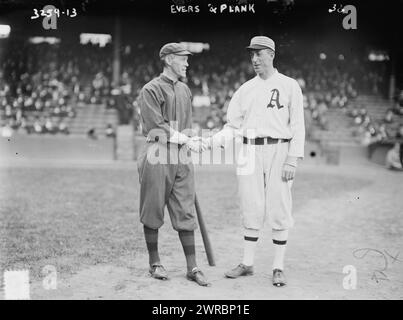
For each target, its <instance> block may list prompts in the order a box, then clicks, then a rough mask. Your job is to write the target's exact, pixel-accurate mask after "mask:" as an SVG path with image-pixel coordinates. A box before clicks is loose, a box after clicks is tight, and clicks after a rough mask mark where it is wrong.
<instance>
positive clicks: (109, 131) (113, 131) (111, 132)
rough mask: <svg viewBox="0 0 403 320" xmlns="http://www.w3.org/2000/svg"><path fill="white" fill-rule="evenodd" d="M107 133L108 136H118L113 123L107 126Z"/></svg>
mask: <svg viewBox="0 0 403 320" xmlns="http://www.w3.org/2000/svg"><path fill="white" fill-rule="evenodd" d="M105 135H106V136H107V137H110V138H115V137H116V133H115V130H114V129H113V127H112V124H110V123H108V125H107V126H106V129H105Z"/></svg>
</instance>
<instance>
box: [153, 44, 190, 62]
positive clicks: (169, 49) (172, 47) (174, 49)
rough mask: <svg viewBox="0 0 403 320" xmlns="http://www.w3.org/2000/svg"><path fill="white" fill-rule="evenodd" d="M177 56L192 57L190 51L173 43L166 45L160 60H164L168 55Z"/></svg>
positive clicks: (161, 51)
mask: <svg viewBox="0 0 403 320" xmlns="http://www.w3.org/2000/svg"><path fill="white" fill-rule="evenodd" d="M171 53H172V54H176V55H178V56H188V55H192V53H191V52H190V51H188V50H187V49H186V47H185V46H184V45H183V44H180V43H176V42H171V43H167V44H166V45H164V46H163V47H162V48H161V50H160V58H161V59H162V58H163V57H165V56H166V55H167V54H171Z"/></svg>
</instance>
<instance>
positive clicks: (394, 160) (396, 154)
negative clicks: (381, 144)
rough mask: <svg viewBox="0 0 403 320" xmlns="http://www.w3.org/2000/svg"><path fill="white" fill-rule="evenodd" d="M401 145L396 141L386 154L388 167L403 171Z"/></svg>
mask: <svg viewBox="0 0 403 320" xmlns="http://www.w3.org/2000/svg"><path fill="white" fill-rule="evenodd" d="M400 148H401V145H400V143H399V142H396V143H395V144H394V146H393V148H392V149H390V150H389V151H388V153H387V154H386V167H387V168H388V169H390V170H396V171H403V164H402V161H401V160H402V159H401V157H400Z"/></svg>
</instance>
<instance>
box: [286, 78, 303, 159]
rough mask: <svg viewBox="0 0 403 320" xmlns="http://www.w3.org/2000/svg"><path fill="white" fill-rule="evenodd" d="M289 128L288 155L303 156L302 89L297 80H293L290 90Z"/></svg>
mask: <svg viewBox="0 0 403 320" xmlns="http://www.w3.org/2000/svg"><path fill="white" fill-rule="evenodd" d="M290 128H291V133H292V139H291V142H290V148H289V150H288V155H289V156H292V157H297V158H303V157H304V144H305V121H304V105H303V96H302V90H301V88H300V86H299V84H298V82H297V81H293V85H292V90H291V104H290Z"/></svg>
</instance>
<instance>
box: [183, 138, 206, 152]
mask: <svg viewBox="0 0 403 320" xmlns="http://www.w3.org/2000/svg"><path fill="white" fill-rule="evenodd" d="M184 145H185V146H186V148H187V149H188V150H191V151H193V152H197V153H200V152H203V151H205V150H207V149H210V148H211V145H212V138H211V137H210V138H202V137H197V136H195V137H192V138H189V139H188V140H187V142H186V143H185V144H184Z"/></svg>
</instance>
